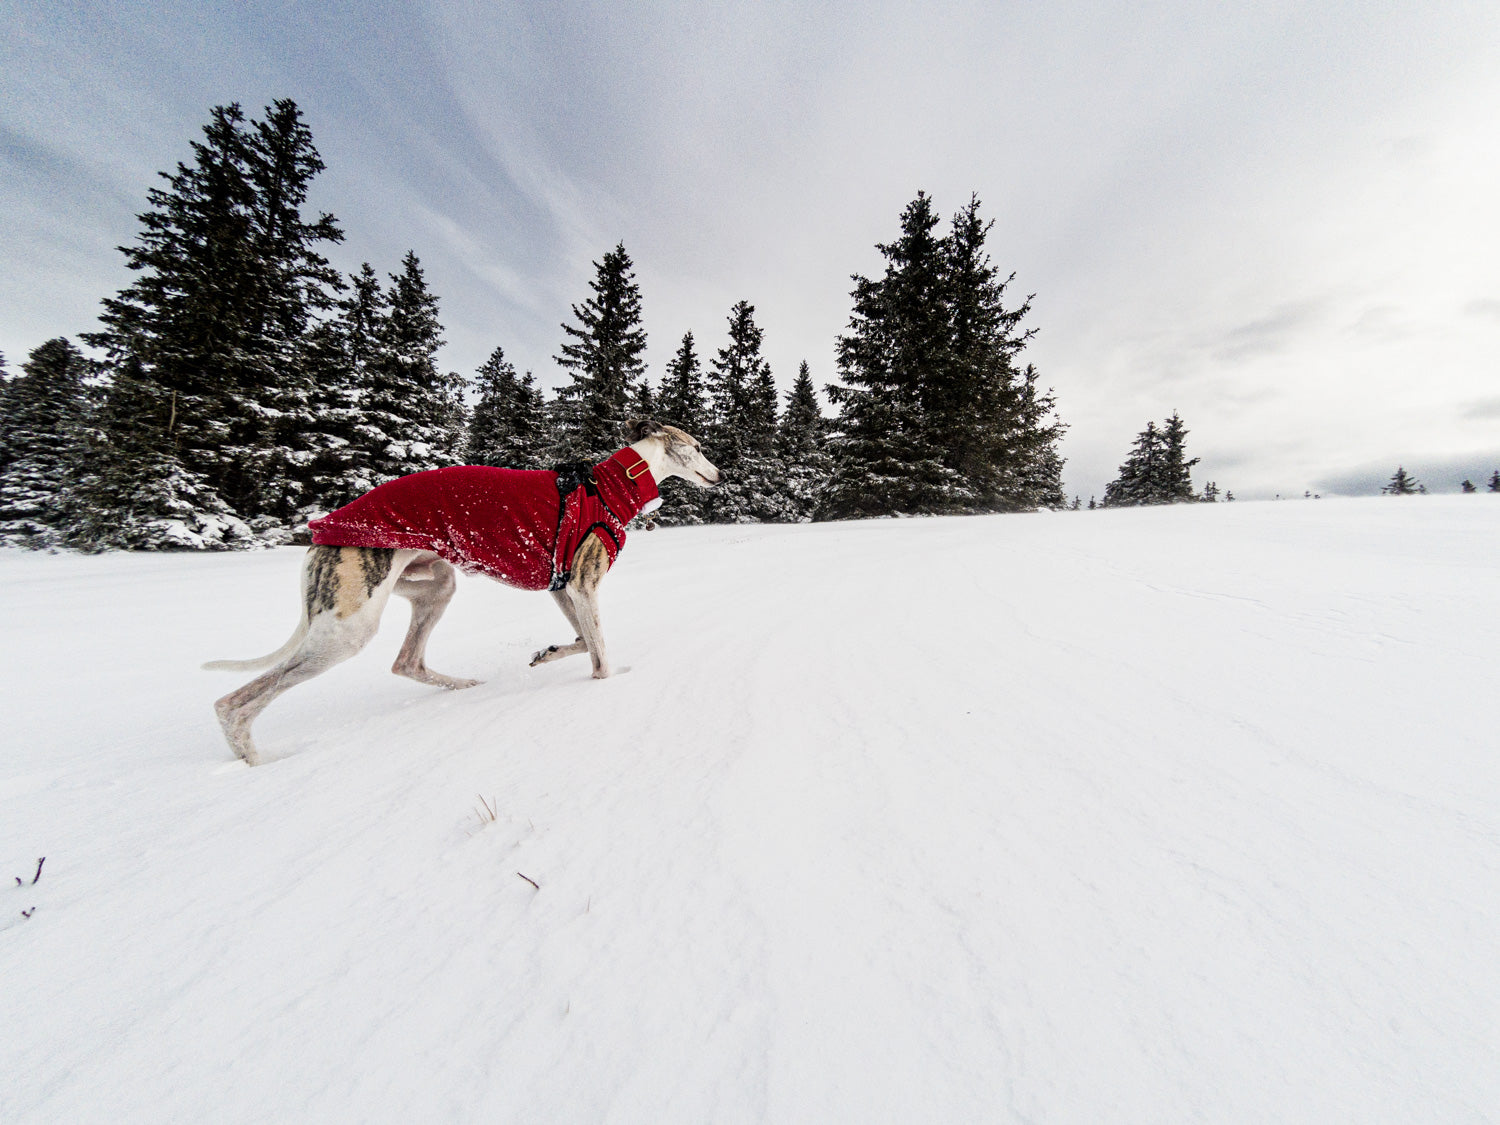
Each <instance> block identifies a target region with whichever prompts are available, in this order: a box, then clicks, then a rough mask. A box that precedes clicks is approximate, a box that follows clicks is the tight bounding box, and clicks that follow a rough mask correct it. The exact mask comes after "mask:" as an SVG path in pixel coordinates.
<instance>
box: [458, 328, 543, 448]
mask: <svg viewBox="0 0 1500 1125" xmlns="http://www.w3.org/2000/svg"><path fill="white" fill-rule="evenodd" d="M475 376H476V377H475V383H476V384H477V386H478V388H479V401H478V402H477V403H475V405H474V412H473V415H472V416H471V417H470V420H469V434H468V442H467V444H466V445H465V447H464V460H465V461H466V462H467V463H469V464H471V465H497V466H499V467H501V468H509V469H540V468H542V461H543V454H544V452H545V450H546V447H547V434H546V431H545V425H544V416H545V415H544V411H543V407H542V394H541V392H540V391H539V390H537V386H536V380H535V379H534V378H532V375H531V372H530V371H528V372H526V374H525V375H524V376H519V377H518V376H517V375H516V369H515V366H514V365H513V364H512V363H510V361H508V360H507V359H506V358H505V352H504V350H503V349H502V348H498V347H497V348H496V349H495V350H494V351H493V352H491V353H490V357H489V359H487V360H485V361H484V364H483V365H482V366H481V367H480V368H479V370H478V371H477V372H476V373H475Z"/></svg>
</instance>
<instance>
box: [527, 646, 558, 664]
mask: <svg viewBox="0 0 1500 1125" xmlns="http://www.w3.org/2000/svg"><path fill="white" fill-rule="evenodd" d="M556 651H557V646H556V645H548V646H547V647H546V648H539V649H537V650H536V651H535V652H533V653H532V654H531V665H530V667H532V668H535V667H536V666H537V665H538V664H541V663H543V662H545V661H546V660H547V658H548V657H550V656H551V655H552V654H553V653H554V652H556Z"/></svg>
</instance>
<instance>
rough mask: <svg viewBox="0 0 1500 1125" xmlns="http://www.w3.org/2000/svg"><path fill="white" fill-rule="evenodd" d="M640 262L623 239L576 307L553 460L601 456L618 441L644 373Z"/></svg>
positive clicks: (567, 328)
mask: <svg viewBox="0 0 1500 1125" xmlns="http://www.w3.org/2000/svg"><path fill="white" fill-rule="evenodd" d="M634 269H635V266H634V263H633V262H631V260H630V255H629V254H627V253H626V252H625V244H624V243H619V244H618V245H616V246H615V248H614V249H613V250H611V251H610V252H609V253H607V254H605V255H604V258H603V259H602V260H601V261H598V262H595V263H594V271H595V276H594V280H593V281H592V282H590V283H589V284H590V288H591V289H592V290H593V295H592V296H591V297H589V298H588V300H586V301H584V303H583V304H582V305H574V306H573V318H574V319H575V320H576V321H577V322H578V323H577V324H576V325H574V324H564V325H562V329H563V331H564V332H566V333H567V334H568V339H567V341H565V342H564V344H563V346H562V349H561V354H560V355H558V356H557V357H556V359H557V362H558V364H559V365H561V366H562V367H563V368H564V369H565V370H567V371H568V373H569V375H570V377H571V382H570V383H569V384H568V385H567V386H565V387H563V388H562V389H561V390H560V391H559V392H558V396H557V398H556V399H555V400H554V402H553V411H552V412H553V416H554V419H555V423H554V424H555V427H556V432H555V438H554V443H553V446H552V449H551V451H550V457H551V459H552V460H554V461H558V462H562V461H599V460H602V459H603V458H605V457H607V456H609V454H610V453H612V452H614V450H615V449H617V448H618V447H619V446H618V437H619V431H620V426H621V424H622V423H623V422H624V421H625V420H626V415H627V413H628V411H629V407H630V404H631V400H632V397H633V396H635V395H636V394H638V393H639V391H638V387H639V384H640V383H641V382H642V381H643V380H644V378H645V374H646V362H645V359H644V358H643V354H642V353H644V351H645V350H646V333H645V330H644V329H643V328H642V327H641V289H640V285H639V284H638V283H637V282H636V280H635V273H634Z"/></svg>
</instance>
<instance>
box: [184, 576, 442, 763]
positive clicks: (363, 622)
mask: <svg viewBox="0 0 1500 1125" xmlns="http://www.w3.org/2000/svg"><path fill="white" fill-rule="evenodd" d="M415 555H416V552H414V551H391V550H384V549H379V548H366V547H313V548H312V549H311V550H310V551H309V552H308V557H307V561H306V563H305V565H304V567H303V573H302V596H303V603H304V608H305V610H306V614H307V621H308V624H307V630H306V632H305V633H304V634H303V636H302V638H301V640H300V641H299V642H298V643H297V646H296V648H295V649H294V650H293V651H292V653H291V654H290V655H289V656H287V657H286V659H284V660H282V661H281V662H280V663H279V664H277V665H276V667H274V668H272V669H271V670H270V671H268V672H266V673H265V674H264V675H261V676H257V677H256V678H255V679H253V680H251V681H250V682H249V683H248V684H246V685H245V686H244V687H242V688H239V689H238V690H236V691H232V692H230V693H229V694H228V695H226V696H224V697H223V698H222V699H220V700H218V701H217V702H215V703H214V711H215V712H216V713H217V714H218V716H219V725H220V726H222V727H223V728H224V737H225V738H226V739H228V740H229V745H230V748H231V749H233V750H234V752H235V753H236V754H238V755H239V756H240V757H241V758H243V759H244V760H245V761H246V762H247V763H248V764H249V765H252V766H254V765H258V764H259V763H260V754H259V753H258V752H257V750H256V749H255V743H254V741H253V740H252V739H251V737H250V727H251V724H253V723H254V722H255V718H256V716H257V715H259V714H260V713H261V712H262V711H264V710H265V709H266V706H267V704H269V703H270V702H271V701H272V700H273V699H275V698H276V697H277V696H279V695H280V694H281V693H282V692H284V691H286V690H287V689H289V688H293V687H296V686H297V685H298V684H300V683H305V682H306V681H308V680H310V679H312V678H313V677H314V676H316V675H318V674H319V673H320V672H326V671H327V670H328V669H329V668H332V667H333V666H334V665H335V664H338V663H340V662H342V661H345V660H348V659H349V657H351V656H353V655H354V654H355V653H356V652H358V651H359V650H360V649H362V648H364V647H365V645H366V644H367V643H368V642H369V640H370V638H371V637H373V636H374V635H375V631H376V629H378V628H379V627H380V614H381V612H382V611H383V610H384V609H385V604H386V602H387V601H389V600H390V596H391V588H392V587H393V586H395V584H396V580H397V578H398V577H399V575H400V574H401V571H402V570H403V569H405V567H406V564H407V563H408V562H410V561H411V560H412V559H413V558H414V557H415Z"/></svg>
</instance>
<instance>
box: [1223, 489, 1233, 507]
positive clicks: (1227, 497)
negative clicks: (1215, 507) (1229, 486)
mask: <svg viewBox="0 0 1500 1125" xmlns="http://www.w3.org/2000/svg"><path fill="white" fill-rule="evenodd" d="M1224 502H1225V503H1226V504H1233V503H1234V493H1233V492H1230V491H1228V490H1225V492H1224Z"/></svg>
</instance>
